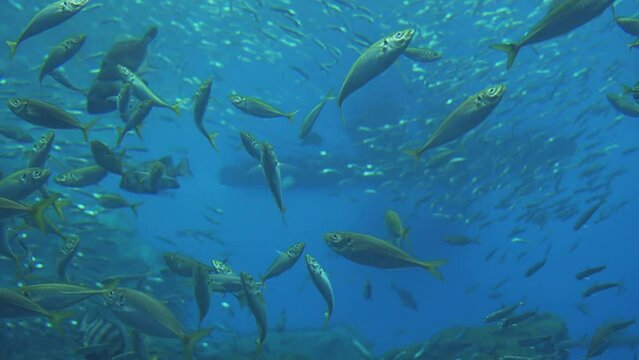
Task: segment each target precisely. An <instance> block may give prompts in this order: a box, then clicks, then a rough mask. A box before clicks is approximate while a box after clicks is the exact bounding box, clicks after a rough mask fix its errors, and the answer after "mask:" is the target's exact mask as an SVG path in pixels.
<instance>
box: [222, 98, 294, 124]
mask: <svg viewBox="0 0 639 360" xmlns="http://www.w3.org/2000/svg"><path fill="white" fill-rule="evenodd" d="M228 99H229V101H231V104H233V106H235V107H236V108H238V109H239V110H241V111H242V112H244V113H246V114H249V115H253V116H256V117H260V118H266V119H270V118H278V117H285V118H287V119H288V121H290V122H291V123H295V119H293V116H295V114H297V110H296V111H293V112H290V113H285V112H282V111H281V110H278V109H277V108H275V107H274V106H273V105H270V104H267V103H266V102H264V101H262V100H260V99H257V98H252V97H246V96H242V95H229V97H228Z"/></svg>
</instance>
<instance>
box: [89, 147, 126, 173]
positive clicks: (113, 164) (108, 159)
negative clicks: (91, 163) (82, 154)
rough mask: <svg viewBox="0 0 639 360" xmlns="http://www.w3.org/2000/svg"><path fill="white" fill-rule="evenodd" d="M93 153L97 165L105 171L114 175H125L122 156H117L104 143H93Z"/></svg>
mask: <svg viewBox="0 0 639 360" xmlns="http://www.w3.org/2000/svg"><path fill="white" fill-rule="evenodd" d="M91 153H92V154H93V159H94V160H95V163H96V164H98V165H99V166H100V167H102V168H103V169H104V170H106V171H108V172H110V173H112V174H117V175H122V174H124V169H123V164H122V156H120V155H117V154H115V153H114V152H113V151H111V149H109V147H108V146H107V145H106V144H105V143H103V142H102V141H99V140H92V141H91Z"/></svg>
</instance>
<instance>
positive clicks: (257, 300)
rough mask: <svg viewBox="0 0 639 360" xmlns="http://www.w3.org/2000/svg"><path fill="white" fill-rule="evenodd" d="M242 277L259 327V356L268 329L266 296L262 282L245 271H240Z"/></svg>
mask: <svg viewBox="0 0 639 360" xmlns="http://www.w3.org/2000/svg"><path fill="white" fill-rule="evenodd" d="M240 279H241V281H242V291H243V293H244V296H245V298H246V302H247V304H248V307H249V309H250V310H251V313H252V314H253V317H254V318H255V323H256V324H257V329H258V331H259V336H258V338H257V340H255V342H256V344H257V349H256V354H255V356H256V358H258V357H259V356H260V355H261V354H262V347H263V346H264V340H265V339H266V331H267V330H268V321H267V318H266V302H265V301H264V296H263V295H262V291H261V290H260V284H259V283H258V282H256V281H255V280H254V279H253V277H252V276H251V275H249V274H247V273H245V272H243V273H240Z"/></svg>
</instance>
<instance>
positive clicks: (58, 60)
mask: <svg viewBox="0 0 639 360" xmlns="http://www.w3.org/2000/svg"><path fill="white" fill-rule="evenodd" d="M86 39H87V36H86V35H85V34H79V35H76V36H74V37H72V38H69V39H66V40H64V41H63V42H62V43H60V44H58V45H57V46H56V47H54V48H53V50H51V51H50V52H49V55H47V57H46V59H45V60H44V63H43V64H42V67H41V68H40V75H39V76H38V80H39V81H40V84H42V79H44V77H45V76H47V75H48V74H49V73H51V72H52V71H53V70H55V69H56V68H58V67H60V66H62V65H64V64H65V63H67V62H68V61H69V60H71V59H72V58H73V57H74V56H75V55H76V54H77V53H78V52H79V51H80V49H82V46H83V45H84V42H85V41H86Z"/></svg>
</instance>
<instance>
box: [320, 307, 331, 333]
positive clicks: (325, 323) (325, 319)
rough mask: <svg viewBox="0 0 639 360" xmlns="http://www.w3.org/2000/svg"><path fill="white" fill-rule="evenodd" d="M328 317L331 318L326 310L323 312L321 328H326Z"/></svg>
mask: <svg viewBox="0 0 639 360" xmlns="http://www.w3.org/2000/svg"><path fill="white" fill-rule="evenodd" d="M330 319H331V314H329V313H328V311H326V312H324V323H323V324H322V329H323V330H326V329H328V322H329V320H330Z"/></svg>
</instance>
